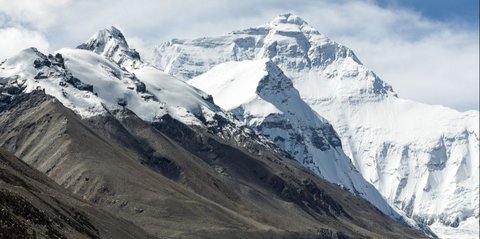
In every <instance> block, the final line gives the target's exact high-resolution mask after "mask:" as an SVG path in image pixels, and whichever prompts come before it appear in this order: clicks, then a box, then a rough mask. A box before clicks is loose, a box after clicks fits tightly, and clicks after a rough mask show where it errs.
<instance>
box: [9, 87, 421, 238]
mask: <svg viewBox="0 0 480 239" xmlns="http://www.w3.org/2000/svg"><path fill="white" fill-rule="evenodd" d="M221 128H222V127H218V128H211V129H209V131H210V132H208V131H207V130H205V129H194V128H190V127H188V126H186V125H183V124H181V123H179V122H177V121H175V120H173V119H171V118H169V117H165V118H164V119H163V121H162V122H159V123H155V124H153V125H151V124H149V123H146V122H144V121H142V120H140V119H139V118H138V117H136V116H135V115H134V114H132V113H131V112H129V111H128V110H125V111H122V112H112V113H111V114H108V115H105V116H102V117H95V118H90V119H88V120H82V119H80V118H79V117H78V116H77V115H75V114H74V113H73V112H72V111H70V110H68V109H66V108H65V107H63V105H61V104H60V103H59V102H58V101H56V100H55V99H53V98H51V97H48V96H46V95H44V94H43V93H41V92H35V93H32V94H27V95H20V96H18V97H16V99H14V100H13V102H10V103H9V106H8V107H6V108H5V110H4V111H3V112H0V145H4V146H5V147H6V148H7V149H8V150H10V151H12V152H14V153H15V154H16V155H17V156H21V157H22V159H23V160H25V161H26V162H27V163H29V164H30V165H32V166H34V167H35V168H37V169H39V170H40V171H42V172H44V173H46V174H47V175H48V176H49V177H51V178H52V179H54V180H55V181H56V182H58V183H59V184H61V185H62V186H64V187H66V188H67V189H69V190H70V191H72V192H75V193H76V194H78V195H81V196H82V197H84V198H85V199H87V200H89V201H91V202H94V203H96V204H97V205H99V206H101V207H102V208H104V209H107V210H109V211H110V212H112V213H114V214H116V215H119V216H121V217H123V218H126V219H128V220H130V221H132V222H134V223H135V224H137V225H139V226H141V227H142V228H144V229H145V230H147V231H148V232H151V233H153V234H155V235H156V236H158V237H160V236H163V237H172V238H219V237H221V238H342V237H344V238H348V237H350V238H362V237H372V238H385V237H389V238H402V237H403V238H419V237H422V234H421V233H419V232H417V231H414V230H412V229H410V228H408V227H406V226H404V225H402V224H399V223H397V222H394V221H392V220H391V219H389V218H388V217H386V216H384V215H383V214H381V213H380V212H379V211H378V210H376V209H375V208H374V207H373V206H372V205H371V204H370V203H368V202H367V201H365V200H363V199H361V198H360V197H356V196H354V195H352V194H350V193H348V192H345V191H343V190H342V189H340V188H339V187H338V186H335V185H332V184H330V183H327V182H326V181H324V180H322V179H320V178H318V177H317V176H315V175H313V174H311V173H309V172H308V171H306V170H305V169H304V168H303V167H302V166H300V165H299V164H298V163H297V162H296V161H293V160H289V159H287V158H285V157H282V156H280V155H278V154H276V153H271V152H269V151H267V150H265V148H262V146H260V145H256V144H255V143H254V142H236V141H234V140H232V141H231V142H226V141H225V140H222V139H220V138H218V137H216V136H214V131H216V130H222V129H221ZM244 141H248V139H244ZM239 144H241V145H246V147H247V148H241V147H239V146H238V145H239Z"/></svg>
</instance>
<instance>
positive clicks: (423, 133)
mask: <svg viewBox="0 0 480 239" xmlns="http://www.w3.org/2000/svg"><path fill="white" fill-rule="evenodd" d="M261 59H270V60H271V61H272V62H273V63H275V64H276V65H277V66H278V67H279V68H280V69H281V70H282V71H283V72H284V73H285V75H286V76H287V77H288V78H290V79H291V80H292V81H293V85H294V87H295V88H296V89H297V90H298V92H299V94H300V97H301V98H302V99H303V100H304V101H305V102H306V103H307V104H308V105H309V106H310V107H311V108H312V109H313V110H314V111H315V112H317V113H318V114H319V115H321V116H322V117H325V119H327V120H328V121H329V122H330V123H331V124H332V126H333V128H334V129H335V130H336V132H337V133H338V135H339V136H340V139H341V142H342V148H343V150H344V151H345V153H346V154H347V155H348V156H349V157H350V158H351V159H352V161H353V163H354V165H355V166H356V168H357V170H358V171H359V172H360V173H361V174H362V175H363V177H364V178H365V179H366V180H367V181H369V182H370V183H372V184H373V185H374V186H375V187H376V188H377V189H378V191H379V192H380V193H381V194H382V195H383V196H384V197H385V198H387V200H388V202H389V203H390V204H391V205H392V206H394V207H398V208H400V209H402V210H403V211H404V212H405V213H406V214H407V215H408V216H410V217H411V218H413V219H415V220H416V221H418V222H420V223H424V224H428V225H429V226H430V227H431V228H432V229H433V230H434V232H436V233H437V234H439V235H440V236H442V237H446V238H452V237H456V236H458V237H472V236H474V237H476V235H478V232H479V227H478V220H479V206H478V205H479V193H478V192H479V160H478V159H479V138H478V135H479V127H478V122H479V112H478V111H468V112H458V111H456V110H453V109H449V108H446V107H442V106H433V105H426V104H422V103H418V102H414V101H411V100H406V99H402V98H399V97H398V96H397V94H396V93H395V92H394V91H393V88H392V87H391V86H390V85H389V84H388V83H386V82H384V81H382V80H381V79H380V78H379V77H378V76H377V75H376V74H375V73H374V72H373V71H371V70H369V69H368V68H367V67H365V66H364V65H363V64H362V63H361V62H360V60H359V59H358V58H357V56H356V55H355V54H354V53H353V51H352V50H350V49H348V48H347V47H345V46H342V45H340V44H338V43H336V42H334V41H332V40H330V39H329V38H327V37H326V36H324V35H323V34H321V33H319V32H318V31H317V30H315V29H314V28H312V27H311V26H310V25H309V24H308V23H307V22H306V21H304V20H303V19H301V18H299V17H298V16H295V15H293V14H283V15H280V16H278V17H276V18H275V19H273V20H272V21H271V22H270V23H268V24H266V25H262V26H258V27H252V28H248V29H245V30H240V31H234V32H232V33H230V34H227V35H224V36H218V37H202V38H198V39H193V40H180V39H174V40H171V41H169V42H166V43H163V44H161V45H159V46H158V47H156V48H155V51H154V57H153V58H152V59H151V61H152V64H154V65H155V66H157V67H159V68H161V69H163V70H165V71H166V72H167V73H170V74H172V75H175V76H177V77H180V78H182V79H185V80H189V79H191V78H194V77H196V76H199V75H201V74H203V73H205V72H207V71H209V70H210V69H212V68H213V67H214V66H216V65H218V64H220V63H223V62H227V61H245V60H261ZM225 74H226V73H225Z"/></svg>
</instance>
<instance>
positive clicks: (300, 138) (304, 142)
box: [189, 59, 399, 218]
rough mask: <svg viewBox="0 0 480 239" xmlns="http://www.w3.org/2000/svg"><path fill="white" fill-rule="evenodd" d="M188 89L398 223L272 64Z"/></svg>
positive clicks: (236, 67) (225, 67)
mask: <svg viewBox="0 0 480 239" xmlns="http://www.w3.org/2000/svg"><path fill="white" fill-rule="evenodd" d="M189 83H190V84H192V85H193V86H195V87H197V88H199V89H201V90H202V91H205V92H207V93H209V94H211V95H212V96H213V98H214V100H215V103H216V104H217V105H219V106H220V107H222V108H223V109H225V110H230V111H232V112H234V113H235V115H236V116H237V118H239V119H241V120H243V122H244V123H245V124H247V125H249V126H250V127H252V128H254V129H255V130H256V131H257V132H259V133H261V134H263V135H265V136H267V137H268V138H270V140H272V141H273V142H274V143H275V144H276V145H277V146H279V147H280V148H282V149H284V150H285V151H287V152H288V153H290V155H292V156H293V157H294V158H295V159H296V160H297V161H299V162H301V163H302V164H304V165H305V166H306V167H308V168H310V169H311V170H312V171H313V172H315V173H317V174H318V175H321V176H322V177H323V178H325V179H327V180H328V181H330V182H333V183H336V184H339V185H342V187H344V188H345V189H347V190H349V191H350V192H352V193H354V194H359V195H361V196H363V197H364V198H366V199H367V200H369V201H370V202H372V204H374V205H376V206H377V208H379V209H380V210H381V211H382V212H384V213H385V214H387V215H390V216H392V217H395V218H399V215H398V213H396V212H395V211H394V210H393V209H392V208H391V207H390V206H389V205H388V204H387V203H386V201H385V199H384V198H383V197H382V196H381V195H380V194H379V193H378V191H377V190H376V189H375V188H374V187H373V186H372V185H371V184H370V183H368V182H366V181H365V179H363V177H362V175H361V174H360V173H359V172H358V171H357V170H356V169H355V167H354V166H353V164H352V163H351V161H350V159H349V158H348V157H347V156H346V155H345V154H344V153H343V151H342V148H341V142H340V139H339V138H338V135H337V134H336V133H335V131H334V130H333V128H332V126H331V125H330V124H329V123H328V122H327V121H326V120H325V119H324V118H322V117H320V116H319V115H318V114H317V113H315V112H314V111H313V110H312V109H311V108H310V107H309V106H308V105H307V104H306V103H305V102H304V101H303V100H302V99H301V98H300V95H299V93H298V91H297V90H296V89H295V88H294V87H293V84H292V82H291V80H290V79H288V78H287V77H286V76H285V75H284V74H283V72H282V71H281V70H280V69H279V68H278V67H277V66H276V65H275V64H274V63H273V62H271V61H270V60H265V59H263V60H254V61H242V62H226V63H223V64H220V65H217V66H215V67H213V68H212V69H211V70H210V71H208V72H207V73H205V74H202V75H200V76H198V77H196V78H194V79H192V80H191V81H189Z"/></svg>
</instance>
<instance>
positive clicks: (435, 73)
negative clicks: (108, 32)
mask: <svg viewBox="0 0 480 239" xmlns="http://www.w3.org/2000/svg"><path fill="white" fill-rule="evenodd" d="M0 9H1V10H0V28H2V22H6V23H7V24H10V25H12V24H13V25H14V27H17V28H18V27H19V26H22V27H24V29H23V30H25V29H30V30H32V31H35V30H38V31H41V32H42V33H43V34H44V35H45V36H47V37H48V39H49V40H50V44H51V48H53V49H58V48H61V47H68V46H70V47H74V46H76V45H78V44H80V43H81V42H83V41H84V40H86V39H87V38H88V37H89V36H90V35H92V34H93V33H94V32H95V31H96V30H98V29H100V28H103V27H106V26H110V25H117V26H121V27H122V29H123V30H124V34H125V36H127V38H128V39H127V40H130V42H131V43H130V44H131V45H132V46H134V47H136V48H138V50H139V51H140V52H141V53H142V52H145V51H146V49H149V47H150V46H151V45H153V44H158V43H160V42H162V41H166V40H169V39H170V38H173V37H177V38H186V37H187V38H191V37H199V36H211V35H218V34H223V33H226V32H230V31H232V30H238V29H243V28H246V27H249V26H254V25H260V24H263V23H266V22H268V21H269V20H270V19H272V18H273V17H275V15H277V14H280V13H284V12H294V13H296V14H298V15H299V16H301V17H303V18H304V19H305V20H307V21H308V22H309V23H310V24H311V25H312V26H314V27H315V28H317V29H318V30H319V31H320V32H322V33H324V34H325V35H327V36H329V37H331V38H332V39H333V40H336V41H338V42H340V43H342V44H344V45H346V46H348V47H350V48H352V49H353V50H354V51H355V52H356V53H357V55H358V56H359V58H360V59H361V60H362V61H363V62H364V63H365V64H366V65H367V66H368V67H369V68H371V69H372V70H374V71H375V72H377V73H378V75H379V76H380V77H381V78H382V79H384V80H385V81H387V82H389V83H390V84H392V85H393V87H394V89H396V91H397V92H398V93H399V95H400V96H403V97H405V98H411V99H414V100H418V101H421V102H426V103H432V104H443V105H447V106H450V107H455V108H457V109H462V110H463V109H474V108H478V94H479V92H478V77H479V75H478V72H479V68H478V65H479V62H478V59H479V57H478V52H479V51H478V26H475V27H472V28H465V27H464V26H462V25H460V24H458V23H451V22H450V23H445V22H437V21H433V20H431V19H428V18H426V17H424V16H422V15H420V14H419V13H417V12H413V11H411V10H407V9H398V8H396V9H393V8H392V9H390V8H382V7H379V6H377V5H376V4H375V1H373V0H365V1H354V0H350V1H349V0H337V1H334V0H323V1H313V0H298V1H281V0H263V1H260V0H242V1H224V0H211V1H197V0H183V1H177V0H163V1H151V0H137V1H135V3H132V2H131V1H130V0H117V1H109V0H83V1H70V0H41V1H40V0H39V1H31V0H30V1H29V0H16V1H9V0H0ZM2 12H3V14H6V15H7V18H6V19H5V17H4V19H3V20H2V14H1V13H2ZM38 36H41V34H38ZM38 36H37V38H38V39H37V40H38V42H41V40H40V39H42V38H41V37H38ZM43 43H45V42H43ZM16 47H17V45H12V46H11V47H3V48H9V49H13V48H16ZM22 47H23V46H22Z"/></svg>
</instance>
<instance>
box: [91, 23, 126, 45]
mask: <svg viewBox="0 0 480 239" xmlns="http://www.w3.org/2000/svg"><path fill="white" fill-rule="evenodd" d="M109 41H115V42H116V43H117V44H121V45H125V46H126V47H128V43H127V41H126V40H125V36H124V35H123V33H122V32H121V31H120V30H119V29H118V28H116V27H114V26H110V27H107V28H104V29H101V30H99V31H97V32H96V33H95V34H94V35H93V36H91V37H90V38H89V39H88V40H87V42H86V44H88V43H91V42H95V43H97V44H102V43H107V42H109Z"/></svg>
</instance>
